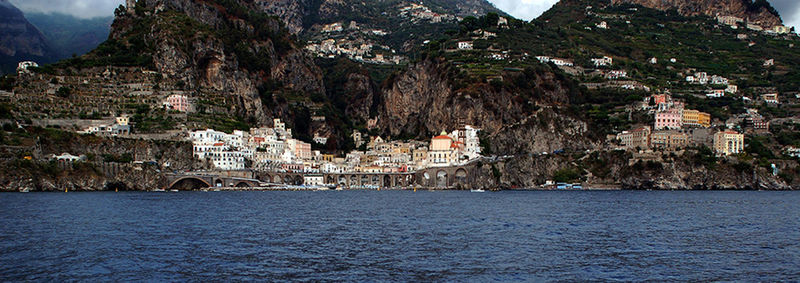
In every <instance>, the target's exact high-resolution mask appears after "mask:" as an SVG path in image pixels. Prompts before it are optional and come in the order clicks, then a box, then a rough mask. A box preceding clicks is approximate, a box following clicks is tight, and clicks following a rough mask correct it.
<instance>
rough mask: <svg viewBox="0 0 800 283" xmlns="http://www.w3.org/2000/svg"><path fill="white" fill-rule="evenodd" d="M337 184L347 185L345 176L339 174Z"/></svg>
mask: <svg viewBox="0 0 800 283" xmlns="http://www.w3.org/2000/svg"><path fill="white" fill-rule="evenodd" d="M338 184H339V185H342V186H343V185H347V177H345V176H339V181H338Z"/></svg>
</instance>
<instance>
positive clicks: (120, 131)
mask: <svg viewBox="0 0 800 283" xmlns="http://www.w3.org/2000/svg"><path fill="white" fill-rule="evenodd" d="M78 133H79V134H95V135H100V136H124V135H130V134H131V125H130V118H129V117H128V116H127V115H122V116H119V117H116V118H115V119H114V123H112V124H99V125H92V126H89V127H87V128H85V129H83V130H81V131H78Z"/></svg>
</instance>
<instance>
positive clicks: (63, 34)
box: [25, 13, 114, 59]
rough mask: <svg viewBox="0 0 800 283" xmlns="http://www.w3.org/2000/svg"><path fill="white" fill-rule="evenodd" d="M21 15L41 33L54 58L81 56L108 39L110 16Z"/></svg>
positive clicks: (111, 19)
mask: <svg viewBox="0 0 800 283" xmlns="http://www.w3.org/2000/svg"><path fill="white" fill-rule="evenodd" d="M25 17H26V18H27V19H28V21H30V22H31V24H33V25H34V26H36V27H37V28H38V29H39V31H41V32H42V34H44V36H45V38H46V39H47V42H48V44H49V45H50V47H51V48H52V50H53V52H54V53H55V56H56V59H64V58H69V57H72V56H73V55H83V54H86V53H87V52H89V51H91V50H92V49H94V48H96V47H97V46H98V45H100V43H103V41H106V39H108V33H109V31H110V30H111V22H113V21H114V18H113V17H111V16H107V17H96V18H90V19H81V18H77V17H74V16H72V15H68V14H61V13H52V14H42V13H27V14H26V15H25Z"/></svg>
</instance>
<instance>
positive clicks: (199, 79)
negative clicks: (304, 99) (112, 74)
mask: <svg viewBox="0 0 800 283" xmlns="http://www.w3.org/2000/svg"><path fill="white" fill-rule="evenodd" d="M237 4H239V5H241V6H239V7H238V8H241V9H255V8H254V7H251V6H248V5H249V4H247V2H245V1H241V2H237ZM139 5H140V6H142V7H145V8H143V9H142V8H141V7H140V8H139V9H137V10H139V11H144V12H137V13H134V14H131V13H126V14H124V15H118V17H117V18H116V20H115V22H114V24H113V25H112V31H111V35H110V38H111V39H113V40H117V41H130V38H129V37H131V36H132V34H134V33H137V32H140V33H142V34H143V37H144V38H143V40H144V42H145V44H146V45H148V46H152V49H153V50H152V54H151V56H152V58H153V60H152V61H153V64H154V67H155V69H156V70H155V71H157V72H159V73H161V74H163V75H165V76H167V77H169V78H171V79H174V80H178V81H183V82H184V83H185V85H186V86H187V87H188V88H189V89H196V90H198V92H199V93H201V94H202V93H209V94H213V95H223V96H225V100H226V101H228V102H231V104H233V105H232V108H231V113H230V114H234V115H237V116H242V117H247V118H248V119H249V120H251V121H255V122H257V123H258V124H269V122H270V121H271V118H272V117H273V114H274V113H272V112H271V110H270V109H267V108H266V107H264V106H263V105H262V98H261V97H260V93H259V88H261V87H262V86H263V85H264V84H267V83H272V82H278V83H279V84H280V85H281V86H283V87H285V88H288V89H291V90H294V91H298V92H302V93H324V92H325V88H324V86H323V84H322V74H321V72H320V70H319V68H317V67H316V65H314V62H313V60H312V58H311V57H310V56H309V55H308V54H306V53H305V52H304V51H303V50H302V49H300V48H299V47H297V46H296V45H295V44H294V43H293V42H292V40H291V39H290V38H289V35H288V34H287V33H285V31H284V30H283V28H282V25H281V23H280V22H278V21H277V20H276V19H273V18H266V17H265V18H263V19H262V18H259V20H263V21H260V22H253V21H254V19H243V18H240V17H241V16H242V15H239V14H234V13H235V11H236V10H235V9H233V8H234V7H225V8H224V7H221V6H219V5H216V4H214V3H209V2H203V1H189V0H147V1H140V4H139ZM226 8H229V9H230V10H228V9H226ZM139 13H143V14H139ZM143 21H147V22H148V23H150V25H149V26H145V27H141V26H140V25H141V22H143ZM256 25H257V26H256ZM137 28H145V29H147V30H145V31H137V30H136V29H137ZM231 33H235V34H231ZM227 36H230V37H231V38H226V37H227ZM234 40H236V41H234ZM239 40H243V42H242V41H239Z"/></svg>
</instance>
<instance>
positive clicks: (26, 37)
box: [0, 0, 52, 73]
mask: <svg viewBox="0 0 800 283" xmlns="http://www.w3.org/2000/svg"><path fill="white" fill-rule="evenodd" d="M51 56H52V52H51V49H50V46H48V44H47V40H46V39H45V37H44V35H42V33H41V32H39V30H38V29H36V27H35V26H33V25H32V24H31V23H29V22H28V20H26V19H25V16H24V15H23V13H22V11H20V10H19V9H17V8H16V7H14V5H12V4H11V3H10V2H8V0H0V66H1V69H0V73H11V72H14V70H15V69H16V66H17V62H19V61H28V60H30V61H39V62H42V61H48V62H49V58H51Z"/></svg>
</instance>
